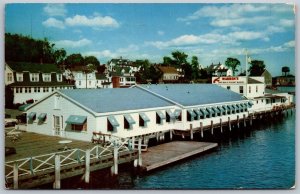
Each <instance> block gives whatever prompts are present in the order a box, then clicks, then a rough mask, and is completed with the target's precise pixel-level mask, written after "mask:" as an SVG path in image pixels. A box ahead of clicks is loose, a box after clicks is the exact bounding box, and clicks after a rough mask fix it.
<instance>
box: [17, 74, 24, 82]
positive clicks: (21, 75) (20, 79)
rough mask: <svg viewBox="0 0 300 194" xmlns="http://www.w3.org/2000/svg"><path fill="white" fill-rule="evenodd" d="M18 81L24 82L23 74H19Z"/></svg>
mask: <svg viewBox="0 0 300 194" xmlns="http://www.w3.org/2000/svg"><path fill="white" fill-rule="evenodd" d="M17 81H18V82H22V81H23V73H17Z"/></svg>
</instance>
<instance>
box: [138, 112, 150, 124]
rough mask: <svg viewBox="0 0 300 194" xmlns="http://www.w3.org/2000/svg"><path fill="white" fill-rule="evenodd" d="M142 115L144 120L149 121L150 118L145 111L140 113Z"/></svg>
mask: <svg viewBox="0 0 300 194" xmlns="http://www.w3.org/2000/svg"><path fill="white" fill-rule="evenodd" d="M140 117H141V118H142V119H143V120H144V122H149V121H150V119H149V117H148V116H147V115H146V114H145V113H143V112H142V113H140Z"/></svg>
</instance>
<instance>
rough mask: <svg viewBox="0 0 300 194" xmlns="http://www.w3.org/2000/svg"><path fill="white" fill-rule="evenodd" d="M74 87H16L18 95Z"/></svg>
mask: <svg viewBox="0 0 300 194" xmlns="http://www.w3.org/2000/svg"><path fill="white" fill-rule="evenodd" d="M72 88H73V87H63V86H61V87H16V90H15V91H16V93H40V92H53V91H54V90H59V89H72Z"/></svg>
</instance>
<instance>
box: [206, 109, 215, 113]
mask: <svg viewBox="0 0 300 194" xmlns="http://www.w3.org/2000/svg"><path fill="white" fill-rule="evenodd" d="M206 110H207V111H208V113H209V114H214V111H213V110H212V109H211V108H206Z"/></svg>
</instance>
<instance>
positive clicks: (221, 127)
mask: <svg viewBox="0 0 300 194" xmlns="http://www.w3.org/2000/svg"><path fill="white" fill-rule="evenodd" d="M220 129H221V133H223V126H222V119H221V118H220Z"/></svg>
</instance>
